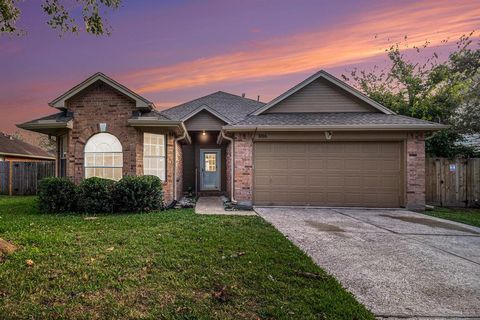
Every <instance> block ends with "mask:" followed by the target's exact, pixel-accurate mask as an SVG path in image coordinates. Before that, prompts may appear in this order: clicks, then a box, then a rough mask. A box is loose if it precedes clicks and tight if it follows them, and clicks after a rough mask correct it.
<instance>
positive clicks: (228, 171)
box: [225, 143, 232, 198]
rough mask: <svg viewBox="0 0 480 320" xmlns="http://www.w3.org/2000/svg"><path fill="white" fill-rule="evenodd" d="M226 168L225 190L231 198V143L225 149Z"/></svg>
mask: <svg viewBox="0 0 480 320" xmlns="http://www.w3.org/2000/svg"><path fill="white" fill-rule="evenodd" d="M225 170H226V172H225V184H226V185H225V191H226V193H227V197H229V198H230V197H231V196H232V146H231V145H230V143H229V144H228V145H227V149H226V150H225Z"/></svg>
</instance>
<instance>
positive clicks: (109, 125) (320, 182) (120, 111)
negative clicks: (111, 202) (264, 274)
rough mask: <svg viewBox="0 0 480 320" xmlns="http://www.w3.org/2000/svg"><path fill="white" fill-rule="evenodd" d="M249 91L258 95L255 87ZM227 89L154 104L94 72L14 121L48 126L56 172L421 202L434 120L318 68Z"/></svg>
mask: <svg viewBox="0 0 480 320" xmlns="http://www.w3.org/2000/svg"><path fill="white" fill-rule="evenodd" d="M257 100H258V99H257ZM257 100H254V99H253V100H252V99H248V98H245V97H244V96H237V95H234V94H230V93H226V92H222V91H219V92H215V93H212V94H210V95H207V96H204V97H200V98H198V99H195V100H192V101H189V102H186V103H183V104H181V105H178V106H175V107H172V108H169V109H166V110H162V111H159V110H156V109H155V106H154V104H153V103H152V102H151V101H149V100H148V99H146V98H144V97H142V96H140V95H138V94H136V93H135V92H133V91H132V90H130V89H128V88H126V87H125V86H123V85H121V84H120V83H118V82H116V81H115V80H113V79H111V78H109V77H107V76H106V75H104V74H102V73H96V74H94V75H93V76H91V77H89V78H88V79H86V80H85V81H83V82H82V83H80V84H78V85H77V86H75V87H73V88H72V89H70V90H69V91H67V92H65V93H64V94H62V95H61V96H59V97H58V98H56V99H55V100H53V101H52V102H50V103H49V105H50V106H51V107H53V108H56V109H58V113H55V114H52V115H49V116H46V117H43V118H40V119H36V120H33V121H29V122H26V123H23V124H20V125H18V127H20V128H23V129H27V130H32V131H36V132H41V133H46V134H49V135H52V136H57V137H58V139H57V141H58V150H59V151H58V155H57V158H58V159H57V161H58V175H59V176H67V177H70V178H71V179H73V180H74V181H76V182H78V181H80V180H81V179H84V178H88V177H92V176H99V177H105V178H111V179H120V178H121V177H122V176H124V175H143V174H145V175H147V174H149V175H156V176H158V177H160V178H161V179H162V180H163V181H164V190H165V198H166V200H167V201H173V200H177V199H179V198H180V197H181V196H182V195H183V193H184V191H186V190H192V191H196V192H197V193H199V194H200V195H219V194H225V195H227V196H229V197H231V199H232V200H233V201H238V202H239V201H242V202H247V203H251V204H254V205H301V206H362V207H407V208H411V209H421V208H423V207H424V205H425V147H424V145H425V136H426V133H428V132H430V131H434V130H438V129H441V128H443V127H444V126H443V125H440V124H438V123H433V122H428V121H423V120H419V119H414V118H409V117H405V116H401V115H397V114H395V113H394V112H393V111H391V110H389V109H387V108H386V107H385V106H383V105H381V104H379V103H377V102H375V101H373V100H372V99H370V98H368V97H367V96H365V95H364V94H362V93H361V92H359V91H358V90H356V89H354V88H352V87H351V86H349V85H347V84H346V83H344V82H342V81H341V80H339V79H337V78H335V77H334V76H332V75H330V74H329V73H327V72H325V71H320V72H317V73H315V74H314V75H312V76H311V77H309V78H307V79H305V80H304V81H302V82H301V83H299V84H297V85H295V86H294V87H292V88H291V89H289V90H287V91H286V92H284V93H282V94H281V95H280V96H278V97H277V98H275V99H273V100H272V101H270V102H268V103H263V102H260V101H257Z"/></svg>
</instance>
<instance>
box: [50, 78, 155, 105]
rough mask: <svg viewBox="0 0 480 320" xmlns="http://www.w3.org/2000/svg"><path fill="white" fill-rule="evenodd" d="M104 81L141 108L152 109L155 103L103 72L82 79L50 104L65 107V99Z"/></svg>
mask: <svg viewBox="0 0 480 320" xmlns="http://www.w3.org/2000/svg"><path fill="white" fill-rule="evenodd" d="M98 80H100V81H103V82H104V83H106V84H108V85H109V86H111V87H113V88H114V89H115V90H118V91H120V92H121V93H123V94H124V95H126V96H128V97H129V98H131V99H133V100H135V105H136V107H137V108H139V109H152V108H153V103H152V102H150V101H148V100H147V99H145V98H143V97H142V96H140V95H138V94H136V93H135V92H133V91H132V90H130V89H128V88H127V87H125V86H124V85H122V84H120V83H118V82H116V81H115V80H113V79H112V78H109V77H107V76H106V75H104V74H103V73H101V72H97V73H95V74H94V75H92V76H90V77H89V78H87V79H86V80H84V81H82V82H81V83H79V84H78V85H76V86H75V87H73V88H72V89H70V90H68V91H67V92H65V93H64V94H62V95H61V96H59V97H58V98H56V99H54V100H53V101H51V102H50V103H49V104H48V105H49V106H51V107H54V108H57V109H65V108H66V106H65V101H66V100H67V99H69V98H71V97H72V96H74V95H76V94H77V93H79V92H81V91H82V90H84V89H85V88H87V87H88V86H90V85H92V84H93V83H94V82H96V81H98Z"/></svg>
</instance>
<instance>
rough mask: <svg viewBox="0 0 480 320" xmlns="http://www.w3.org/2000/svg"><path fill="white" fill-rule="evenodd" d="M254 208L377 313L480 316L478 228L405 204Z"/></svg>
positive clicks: (379, 315)
mask: <svg viewBox="0 0 480 320" xmlns="http://www.w3.org/2000/svg"><path fill="white" fill-rule="evenodd" d="M256 211H257V213H258V214H259V215H260V216H262V217H263V218H264V219H266V220H267V221H269V222H270V223H272V224H273V225H274V226H275V227H276V228H277V229H278V230H280V231H281V232H282V233H283V234H284V235H285V236H286V237H288V238H289V239H290V240H291V241H293V242H294V243H295V244H296V245H297V246H298V247H300V248H301V249H302V250H303V251H305V252H306V253H307V254H308V255H310V256H311V257H312V259H313V260H314V261H315V262H316V263H317V264H318V265H320V266H321V267H322V268H324V269H325V270H327V271H328V272H329V273H331V274H332V275H334V276H335V277H336V278H337V279H338V280H339V281H340V282H341V283H342V285H343V286H344V287H345V288H346V289H347V290H349V291H350V292H352V293H353V294H354V295H355V296H356V297H357V299H358V300H359V301H360V302H362V303H363V304H364V305H365V306H366V307H367V308H369V309H370V310H371V311H372V312H373V313H374V314H375V315H376V316H377V317H379V318H418V319H421V318H428V319H432V318H433V319H437V318H438V319H442V318H448V319H452V318H454V319H461V318H466V319H471V318H477V317H478V318H480V228H475V227H470V226H467V225H464V224H460V223H455V222H451V221H447V220H442V219H437V218H431V217H429V216H426V215H422V214H417V213H414V212H410V211H405V210H361V209H308V208H307V209H298V208H296V209H294V208H256Z"/></svg>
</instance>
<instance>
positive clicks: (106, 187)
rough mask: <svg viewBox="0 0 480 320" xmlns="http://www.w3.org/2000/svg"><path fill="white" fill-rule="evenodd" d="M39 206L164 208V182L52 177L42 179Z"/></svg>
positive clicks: (129, 209)
mask: <svg viewBox="0 0 480 320" xmlns="http://www.w3.org/2000/svg"><path fill="white" fill-rule="evenodd" d="M38 205H39V208H40V211H41V212H45V213H64V212H84V213H111V212H148V211H152V210H161V209H163V190H162V182H161V180H160V179H159V178H158V177H155V176H141V177H135V176H125V177H124V178H123V179H121V180H120V181H118V182H115V181H113V180H108V179H102V178H96V177H94V178H88V179H85V180H83V181H82V182H81V183H80V184H79V185H78V186H77V185H75V184H74V183H73V182H71V181H70V180H68V179H66V178H56V177H50V178H45V179H42V180H41V181H40V184H39V191H38Z"/></svg>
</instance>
